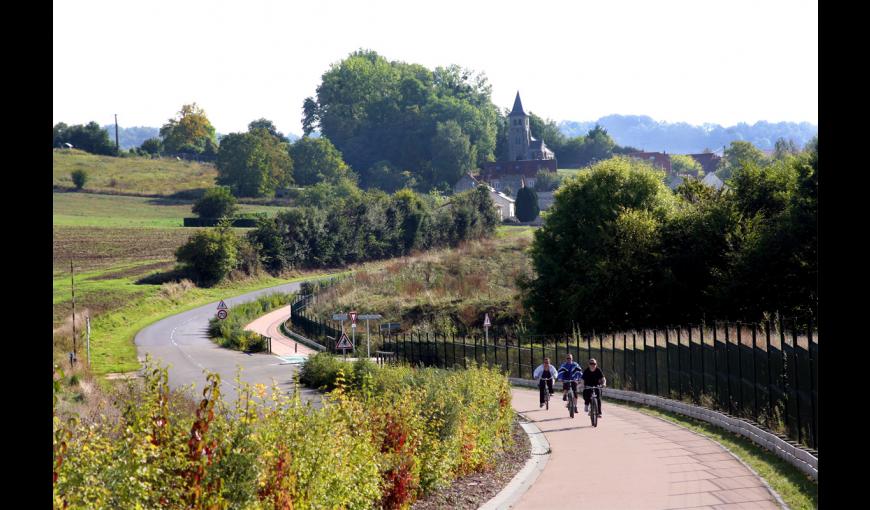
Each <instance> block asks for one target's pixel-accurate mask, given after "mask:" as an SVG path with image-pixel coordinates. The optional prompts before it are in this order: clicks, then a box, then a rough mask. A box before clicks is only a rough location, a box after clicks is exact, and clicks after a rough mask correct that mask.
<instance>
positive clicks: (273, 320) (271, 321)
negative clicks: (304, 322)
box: [245, 305, 315, 356]
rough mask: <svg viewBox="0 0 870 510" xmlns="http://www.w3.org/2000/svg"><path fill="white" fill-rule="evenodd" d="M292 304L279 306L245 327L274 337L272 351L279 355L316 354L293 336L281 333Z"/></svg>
mask: <svg viewBox="0 0 870 510" xmlns="http://www.w3.org/2000/svg"><path fill="white" fill-rule="evenodd" d="M290 306H291V305H288V306H285V307H282V308H278V309H277V310H273V311H271V312H269V313H267V314H266V315H263V316H262V317H259V318H257V319H256V320H254V321H253V322H251V323H250V324H248V325H247V326H245V329H246V330H250V331H256V332H257V333H259V334H261V335H265V336H268V337H272V353H273V354H276V355H278V356H309V355H311V354H314V352H315V351H314V349H311V348H309V347H306V346H305V345H304V344H300V343H299V342H297V341H295V340H293V339H292V338H287V337H286V336H284V335H283V334H282V333H281V330H280V329H279V326H280V325H281V323H282V322H284V321H286V320H287V318H288V317H290Z"/></svg>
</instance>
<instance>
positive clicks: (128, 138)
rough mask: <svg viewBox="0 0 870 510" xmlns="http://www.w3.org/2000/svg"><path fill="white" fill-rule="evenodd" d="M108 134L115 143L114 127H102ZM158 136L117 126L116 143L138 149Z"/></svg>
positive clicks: (155, 130)
mask: <svg viewBox="0 0 870 510" xmlns="http://www.w3.org/2000/svg"><path fill="white" fill-rule="evenodd" d="M103 129H105V130H106V131H107V132H108V133H109V140H111V141H112V143H113V144H114V143H115V125H114V124H109V125H107V126H103ZM216 135H217V139H218V141H220V139H221V138H223V137H224V135H223V134H222V133H216ZM158 136H160V128H156V127H145V126H141V127H140V126H136V127H129V128H125V127H120V126H118V141H119V142H120V143H121V149H122V150H127V149H131V148H133V147H139V146H140V145H142V142H144V141H145V140H147V139H149V138H155V137H158ZM286 137H287V140H288V141H289V142H291V143H292V142H295V141H296V140H298V139H299V135H295V134H293V133H289V134H287V135H286Z"/></svg>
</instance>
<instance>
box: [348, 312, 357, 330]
mask: <svg viewBox="0 0 870 510" xmlns="http://www.w3.org/2000/svg"><path fill="white" fill-rule="evenodd" d="M348 315H349V316H350V322H351V324H352V325H353V326H354V327H356V312H350V313H349V314H348Z"/></svg>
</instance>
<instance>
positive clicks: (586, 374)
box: [581, 358, 607, 416]
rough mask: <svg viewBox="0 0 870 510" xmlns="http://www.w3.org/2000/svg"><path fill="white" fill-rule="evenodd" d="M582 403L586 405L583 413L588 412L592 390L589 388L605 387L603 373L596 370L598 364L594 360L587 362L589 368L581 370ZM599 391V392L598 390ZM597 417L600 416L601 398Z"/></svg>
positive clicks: (605, 381) (605, 382)
mask: <svg viewBox="0 0 870 510" xmlns="http://www.w3.org/2000/svg"><path fill="white" fill-rule="evenodd" d="M581 377H582V378H583V386H584V388H583V402H584V403H585V404H586V406H585V408H584V409H585V412H587V413H588V412H589V399H590V398H591V397H592V391H593V390H592V388H590V386H607V379H605V378H604V372H602V371H601V369H600V368H598V362H597V361H595V358H592V359H590V360H589V367H587V368H586V369H585V370H583V375H582V376H581ZM598 391H601V390H598ZM598 416H601V398H600V394H599V398H598Z"/></svg>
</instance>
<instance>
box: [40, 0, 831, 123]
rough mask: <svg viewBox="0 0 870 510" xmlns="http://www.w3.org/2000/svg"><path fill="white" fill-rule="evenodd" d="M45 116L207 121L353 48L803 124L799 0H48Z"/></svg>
mask: <svg viewBox="0 0 870 510" xmlns="http://www.w3.org/2000/svg"><path fill="white" fill-rule="evenodd" d="M53 23H54V43H53V44H54V56H53V70H54V77H53V82H54V86H53V88H54V92H53V96H54V110H53V122H54V123H57V122H61V121H62V122H66V123H67V124H79V123H84V122H88V121H90V120H95V121H97V122H98V123H100V124H101V125H102V124H109V123H111V122H113V121H114V117H113V114H115V113H117V114H118V121H119V124H120V125H122V126H127V127H129V126H142V125H144V126H154V127H159V126H160V125H162V124H163V123H165V122H166V121H167V119H169V118H170V117H172V116H174V115H175V113H176V112H177V111H178V110H179V109H180V107H181V105H182V104H184V103H190V102H194V101H195V102H196V103H198V104H199V105H200V106H202V107H203V108H204V109H205V110H206V113H207V114H208V117H209V119H211V121H212V124H214V126H215V128H216V129H217V131H218V132H221V133H229V132H234V131H241V130H244V129H246V126H247V124H248V123H249V122H250V121H251V120H254V119H256V118H260V117H266V118H268V119H271V120H272V121H274V122H275V124H276V126H277V127H278V129H279V130H281V131H284V132H285V133H296V134H301V132H302V127H301V122H300V118H301V116H302V101H303V100H304V99H305V97H307V96H313V95H315V89H316V87H317V85H318V84H319V83H320V77H321V75H322V74H323V73H324V72H325V71H327V70H328V69H329V66H330V64H333V63H336V62H338V61H340V60H341V59H343V58H344V57H346V56H347V55H348V54H349V53H350V52H352V51H354V50H356V49H359V48H365V49H372V50H375V51H377V52H378V53H379V54H381V55H383V56H384V57H386V58H387V59H388V60H402V61H405V62H415V63H419V64H422V65H424V66H426V67H428V68H430V69H434V68H435V67H436V66H447V65H449V64H458V65H460V66H463V67H468V68H471V69H474V70H475V71H482V72H484V73H485V74H486V75H487V77H488V78H489V81H490V83H491V84H492V87H493V101H494V102H495V104H496V105H498V106H499V107H501V108H510V106H511V105H512V104H513V99H514V95H515V94H516V91H517V90H519V91H520V94H521V96H522V98H523V105H524V106H525V108H526V111H529V110H531V111H533V112H535V113H536V114H538V115H540V116H542V117H546V118H551V119H554V120H557V121H559V120H578V121H588V120H595V119H597V118H599V117H601V116H604V115H608V114H614V113H616V114H624V115H629V114H635V115H649V116H651V117H653V118H654V119H656V120H659V121H668V122H679V121H684V122H688V123H691V124H701V123H704V122H710V123H718V124H723V125H733V124H736V123H737V122H748V123H750V124H751V123H754V122H756V121H758V120H767V121H771V122H777V121H795V122H800V121H808V122H811V123H814V124H816V123H818V5H817V1H816V0H812V1H804V0H785V1H780V0H751V1H744V0H727V1H712V0H711V1H706V0H705V1H698V0H692V1H666V0H657V1H648V0H641V1H628V0H624V1H623V0H607V1H601V0H596V1H586V0H568V1H555V0H552V1H546V0H536V1H530V0H527V1H524V2H520V1H514V0H501V1H480V0H463V1H455V0H439V1H437V2H436V1H428V2H421V1H409V0H404V1H401V0H400V1H386V0H384V1H370V0H341V1H338V0H318V1H310V0H309V1H305V2H300V1H295V0H286V1H283V2H280V1H266V0H247V1H236V2H227V1H220V0H210V1H192V0H173V1H165V0H149V1H138V2H131V1H123V0H111V1H108V0H62V1H61V0H55V1H54V15H53Z"/></svg>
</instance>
